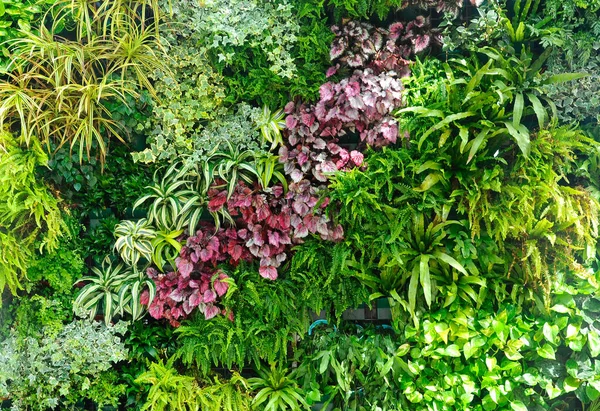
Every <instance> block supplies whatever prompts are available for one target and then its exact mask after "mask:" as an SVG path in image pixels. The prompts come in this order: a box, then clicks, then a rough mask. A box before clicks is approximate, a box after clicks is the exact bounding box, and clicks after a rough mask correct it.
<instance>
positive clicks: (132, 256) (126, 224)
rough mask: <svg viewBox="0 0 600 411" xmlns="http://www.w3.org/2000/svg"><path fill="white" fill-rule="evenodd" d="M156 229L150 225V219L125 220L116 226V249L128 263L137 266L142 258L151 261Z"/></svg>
mask: <svg viewBox="0 0 600 411" xmlns="http://www.w3.org/2000/svg"><path fill="white" fill-rule="evenodd" d="M155 236H156V231H154V230H153V229H152V228H151V227H149V224H148V220H146V219H145V218H142V219H140V220H137V221H130V220H124V221H121V222H120V223H119V224H117V225H116V226H115V237H117V241H116V243H115V249H116V250H117V252H118V253H119V255H120V256H121V258H122V259H123V261H125V263H126V264H127V265H130V266H133V267H135V266H137V264H138V262H139V261H140V259H142V260H146V261H150V260H151V257H152V251H153V249H152V240H153V239H154V237H155Z"/></svg>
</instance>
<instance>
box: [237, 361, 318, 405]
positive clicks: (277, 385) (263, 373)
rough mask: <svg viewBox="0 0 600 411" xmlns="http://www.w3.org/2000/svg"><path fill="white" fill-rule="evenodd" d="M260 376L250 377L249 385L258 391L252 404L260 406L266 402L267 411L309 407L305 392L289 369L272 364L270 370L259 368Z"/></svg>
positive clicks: (257, 371)
mask: <svg viewBox="0 0 600 411" xmlns="http://www.w3.org/2000/svg"><path fill="white" fill-rule="evenodd" d="M256 373H257V374H258V377H254V378H249V379H248V385H249V386H250V388H251V389H252V390H253V391H258V392H257V393H256V395H255V396H254V399H253V400H252V405H253V406H254V407H258V406H260V405H262V404H264V403H266V404H265V406H264V408H262V409H264V410H265V411H275V410H300V409H303V408H304V409H308V404H307V403H306V401H305V400H304V398H303V392H302V390H301V389H300V388H299V387H298V384H297V383H296V381H295V380H294V379H293V377H292V376H290V375H289V374H288V370H287V369H280V368H278V366H277V365H276V364H271V367H270V370H269V371H267V370H265V369H261V368H258V369H257V370H256Z"/></svg>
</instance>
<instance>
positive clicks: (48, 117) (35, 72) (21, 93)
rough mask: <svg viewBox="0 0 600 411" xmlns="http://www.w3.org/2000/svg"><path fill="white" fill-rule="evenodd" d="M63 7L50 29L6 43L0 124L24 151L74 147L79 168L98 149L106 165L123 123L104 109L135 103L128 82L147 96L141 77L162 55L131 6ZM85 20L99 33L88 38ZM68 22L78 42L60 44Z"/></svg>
mask: <svg viewBox="0 0 600 411" xmlns="http://www.w3.org/2000/svg"><path fill="white" fill-rule="evenodd" d="M60 5H61V6H62V8H59V12H58V15H54V16H53V17H54V20H53V24H52V27H50V29H48V28H46V27H45V26H43V24H42V25H41V27H40V31H39V33H38V34H31V33H30V34H29V35H28V36H27V37H26V38H22V39H17V40H15V41H13V42H12V43H11V53H12V55H13V56H14V57H13V60H12V65H13V66H15V67H16V69H14V70H13V71H12V72H10V73H8V74H7V76H8V79H7V81H4V82H2V83H0V105H1V107H2V112H1V114H0V123H2V124H8V125H9V126H10V127H12V129H13V130H14V131H16V132H19V133H20V134H21V136H22V137H23V139H24V142H25V143H26V144H28V145H29V144H31V143H32V141H31V140H32V138H33V136H35V137H37V138H38V139H39V140H40V141H41V142H42V143H44V144H46V145H47V146H50V144H51V142H55V143H56V144H58V145H59V146H62V145H63V144H67V145H68V146H69V147H70V148H71V149H72V148H73V147H74V146H78V147H79V155H80V161H81V159H82V157H83V155H84V152H85V154H87V157H88V158H89V157H90V156H91V150H92V146H93V143H94V142H95V144H96V146H97V151H98V152H97V153H96V154H97V156H98V157H99V159H100V162H103V160H104V158H105V157H106V153H107V147H106V144H105V142H104V139H105V138H106V137H108V136H113V137H114V138H116V139H118V140H120V141H125V139H124V137H123V129H121V125H120V123H118V122H115V121H114V120H113V119H112V118H111V113H110V110H109V109H108V108H107V107H106V106H104V105H103V103H104V102H106V101H109V100H111V101H113V102H118V103H120V104H123V105H126V104H127V103H128V101H130V100H128V99H127V97H126V96H130V97H138V93H137V91H136V90H135V89H134V87H132V86H130V85H129V80H127V81H126V80H125V77H126V75H127V74H129V75H131V76H132V77H133V78H135V80H136V81H137V82H138V83H139V85H140V87H145V88H148V90H150V91H152V90H153V89H152V85H151V84H150V82H149V80H148V77H147V75H146V72H148V71H150V72H152V71H154V70H155V69H160V68H162V67H163V66H164V63H163V62H164V60H163V59H162V58H159V56H161V54H160V51H159V48H157V49H156V50H155V49H153V48H152V45H156V44H157V40H156V39H155V38H154V37H153V35H154V32H153V31H152V30H151V28H150V26H149V25H146V24H142V23H141V22H140V21H139V16H138V15H137V13H136V8H137V3H136V2H134V3H130V4H129V3H128V4H126V3H125V2H119V3H115V4H114V5H113V7H110V8H108V7H106V6H103V7H97V6H96V5H95V4H88V3H84V4H79V3H73V2H70V5H67V4H65V2H61V4H60ZM90 8H91V10H90ZM90 15H93V16H94V19H93V20H94V26H95V27H94V28H96V29H98V30H100V31H99V32H96V33H95V32H93V31H92V23H91V21H90V20H89V18H90ZM68 18H73V19H74V20H73V21H74V23H75V28H74V31H75V32H76V33H75V34H76V40H75V41H73V40H69V39H67V38H60V37H58V33H59V32H61V31H62V28H64V19H68ZM109 22H110V24H109ZM96 25H98V26H96ZM65 56H69V57H68V58H66V59H65ZM75 56H76V57H75ZM32 113H35V114H32Z"/></svg>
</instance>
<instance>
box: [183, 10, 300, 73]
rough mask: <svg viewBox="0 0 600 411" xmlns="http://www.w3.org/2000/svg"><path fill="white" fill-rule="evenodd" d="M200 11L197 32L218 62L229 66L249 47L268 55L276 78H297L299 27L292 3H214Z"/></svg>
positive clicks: (196, 26)
mask: <svg viewBox="0 0 600 411" xmlns="http://www.w3.org/2000/svg"><path fill="white" fill-rule="evenodd" d="M200 7H201V13H199V15H198V16H197V17H196V19H195V21H194V28H195V29H196V30H197V31H198V34H199V35H200V36H201V37H202V38H203V42H204V45H205V47H206V48H207V50H209V51H210V53H212V54H214V55H215V56H218V60H219V61H224V62H225V63H226V64H229V63H230V62H231V60H232V58H233V55H234V54H236V52H239V49H240V48H241V47H242V46H244V45H245V44H248V43H249V44H252V47H253V48H257V49H260V50H262V51H263V52H264V53H266V56H267V61H268V62H269V63H270V67H269V69H270V70H271V71H273V72H274V73H275V74H277V75H279V76H281V77H283V78H291V77H293V76H294V74H295V71H296V67H295V65H294V60H293V57H292V55H291V48H292V47H293V46H294V43H295V41H296V36H297V33H298V31H299V26H298V22H297V21H296V20H295V19H294V18H293V14H292V6H291V4H290V3H289V2H287V1H286V0H280V1H273V2H270V1H269V2H258V1H254V0H212V1H208V2H206V3H204V4H203V5H201V6H200ZM223 10H227V11H228V12H227V13H223ZM242 22H244V23H243V24H242Z"/></svg>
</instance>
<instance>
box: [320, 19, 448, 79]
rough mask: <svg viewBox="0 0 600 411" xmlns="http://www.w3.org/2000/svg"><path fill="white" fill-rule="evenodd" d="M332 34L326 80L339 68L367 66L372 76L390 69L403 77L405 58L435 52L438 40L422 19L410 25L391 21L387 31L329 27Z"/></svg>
mask: <svg viewBox="0 0 600 411" xmlns="http://www.w3.org/2000/svg"><path fill="white" fill-rule="evenodd" d="M332 31H333V33H334V34H335V37H336V38H335V40H334V41H333V43H332V45H331V51H330V54H329V55H330V57H331V60H332V62H333V63H336V65H335V66H334V67H332V68H331V69H329V70H328V72H327V76H328V77H329V76H330V75H332V74H334V73H335V72H336V71H337V69H339V68H340V67H341V66H348V67H350V68H361V67H368V68H371V69H372V70H373V71H375V73H376V74H379V73H381V72H385V71H392V70H393V71H395V72H396V73H397V74H398V76H400V77H405V76H407V75H408V74H409V72H410V70H409V61H407V59H408V58H410V57H412V56H414V55H417V54H423V53H424V52H425V51H426V50H429V51H431V50H435V48H436V47H439V46H440V45H441V41H442V38H441V36H440V33H439V30H437V29H433V28H432V27H431V24H430V22H429V19H428V18H425V17H423V16H418V17H417V18H416V19H415V20H413V21H410V22H395V23H393V24H392V25H391V26H390V27H389V28H388V29H387V30H384V29H382V28H379V27H373V26H372V25H370V24H368V23H360V22H356V21H350V22H348V23H347V24H344V25H343V26H341V27H338V26H333V27H332Z"/></svg>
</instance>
